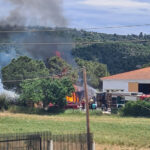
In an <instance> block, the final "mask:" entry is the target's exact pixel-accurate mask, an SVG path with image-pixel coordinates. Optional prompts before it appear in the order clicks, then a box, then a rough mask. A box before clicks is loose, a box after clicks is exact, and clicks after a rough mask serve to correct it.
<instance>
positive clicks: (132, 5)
mask: <svg viewBox="0 0 150 150" xmlns="http://www.w3.org/2000/svg"><path fill="white" fill-rule="evenodd" d="M62 7H63V10H64V11H63V14H64V16H65V17H66V18H67V20H68V26H69V27H75V28H86V27H103V26H118V25H135V24H150V0H64V4H63V6H62ZM10 9H12V7H11V5H9V4H8V3H6V1H5V0H0V18H2V17H3V16H6V15H8V13H9V11H10ZM97 31H99V32H105V33H119V34H132V33H133V34H139V33H140V32H144V33H147V34H150V26H147V27H137V28H123V29H100V30H97Z"/></svg>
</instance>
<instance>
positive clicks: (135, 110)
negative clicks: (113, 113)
mask: <svg viewBox="0 0 150 150" xmlns="http://www.w3.org/2000/svg"><path fill="white" fill-rule="evenodd" d="M120 114H121V115H122V116H134V117H150V102H147V101H136V102H128V103H126V105H125V107H123V108H122V109H121V110H120Z"/></svg>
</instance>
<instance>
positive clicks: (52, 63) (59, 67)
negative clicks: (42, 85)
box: [46, 56, 78, 83]
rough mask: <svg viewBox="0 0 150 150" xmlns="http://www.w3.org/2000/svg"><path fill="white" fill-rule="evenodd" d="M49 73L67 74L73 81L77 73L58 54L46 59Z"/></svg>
mask: <svg viewBox="0 0 150 150" xmlns="http://www.w3.org/2000/svg"><path fill="white" fill-rule="evenodd" d="M46 66H47V68H48V69H49V73H50V75H58V76H67V77H69V78H70V79H71V80H72V82H73V83H75V82H76V81H77V77H78V73H77V71H76V70H75V69H73V68H72V66H71V65H69V64H68V63H67V62H66V61H65V60H63V59H62V58H60V57H58V56H54V57H52V58H50V59H48V60H47V64H46Z"/></svg>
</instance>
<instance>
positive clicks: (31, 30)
mask: <svg viewBox="0 0 150 150" xmlns="http://www.w3.org/2000/svg"><path fill="white" fill-rule="evenodd" d="M143 26H150V24H136V25H124V26H123V25H122V26H103V27H88V28H81V29H79V30H98V29H118V28H119V29H120V28H133V27H143ZM73 29H74V28H72V29H71V28H56V29H43V30H38V29H28V30H13V31H11V30H4V31H2V30H1V31H0V33H25V32H55V31H71V30H73Z"/></svg>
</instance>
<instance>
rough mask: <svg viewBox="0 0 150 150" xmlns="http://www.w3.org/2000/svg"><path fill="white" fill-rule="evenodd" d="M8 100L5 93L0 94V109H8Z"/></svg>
mask: <svg viewBox="0 0 150 150" xmlns="http://www.w3.org/2000/svg"><path fill="white" fill-rule="evenodd" d="M8 105H9V103H8V100H7V97H6V95H5V94H1V95H0V110H5V109H8Z"/></svg>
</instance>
